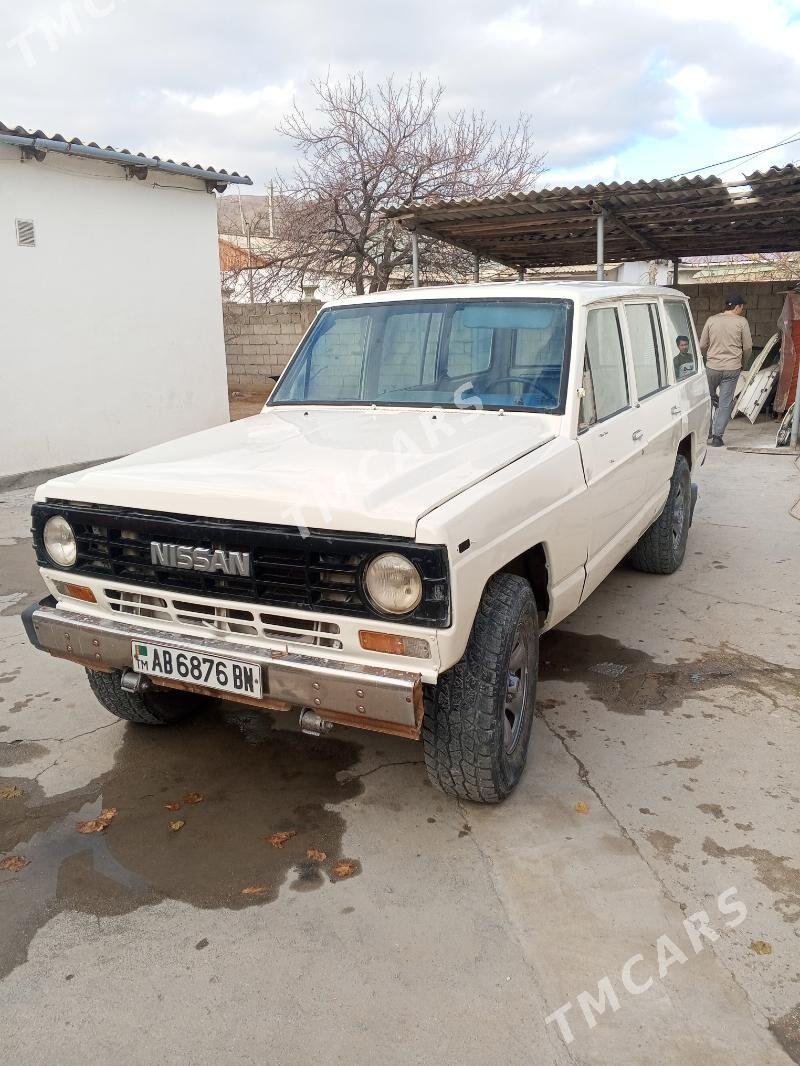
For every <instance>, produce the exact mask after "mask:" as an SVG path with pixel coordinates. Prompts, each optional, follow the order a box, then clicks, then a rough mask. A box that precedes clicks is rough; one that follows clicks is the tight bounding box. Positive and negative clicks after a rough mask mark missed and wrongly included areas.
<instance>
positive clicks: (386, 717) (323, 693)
mask: <svg viewBox="0 0 800 1066" xmlns="http://www.w3.org/2000/svg"><path fill="white" fill-rule="evenodd" d="M23 624H24V626H25V631H26V633H27V635H28V638H29V640H30V641H31V643H32V644H33V645H34V646H35V647H37V648H39V649H40V650H41V651H47V652H49V653H50V654H51V655H56V656H58V657H59V658H62V659H71V660H72V661H73V662H77V663H81V664H82V665H83V666H85V667H88V668H89V669H90V670H101V671H112V670H129V669H131V667H132V659H133V656H132V651H131V643H132V641H134V640H143V641H146V640H151V641H158V642H161V643H165V644H168V645H169V646H170V647H172V648H175V649H176V650H179V651H186V652H189V653H192V652H194V653H199V654H202V653H205V654H210V655H222V656H225V657H226V658H241V659H244V660H245V661H247V662H250V663H255V664H256V665H257V666H259V667H260V668H261V673H262V682H263V691H264V694H265V695H264V697H263V698H262V699H260V700H254V699H252V698H248V697H241V702H244V703H248V704H251V705H252V704H255V705H257V706H259V707H263V708H264V709H265V710H278V711H286V710H290V709H291V708H292V707H310V708H312V709H313V710H314V711H316V712H317V714H319V715H321V717H323V718H326V719H328V720H329V721H331V722H337V723H339V724H341V725H352V726H358V727H360V728H362V729H372V730H376V731H378V732H381V733H391V734H393V735H395V736H402V737H411V738H413V739H417V738H418V737H419V734H420V730H421V728H422V714H423V702H422V680H421V677H420V675H419V674H418V673H409V672H406V671H403V670H389V669H385V668H383V667H377V666H363V665H360V664H354V663H345V662H339V661H337V660H335V659H318V658H312V657H310V656H307V655H302V654H299V653H297V652H281V651H271V650H270V649H268V648H263V647H254V646H253V645H250V644H234V643H231V642H230V641H229V640H225V641H221V640H215V639H213V638H212V637H205V636H203V637H201V636H194V635H188V634H184V633H173V632H170V631H169V630H163V629H151V628H150V627H149V626H148V627H147V628H144V627H139V626H136V625H130V624H128V623H126V622H120V621H117V620H116V619H113V620H110V619H105V618H97V617H95V616H94V615H88V614H82V613H80V612H78V611H65V610H64V609H63V608H60V607H58V606H56V604H55V601H54V600H53V599H52V597H49V598H48V599H46V600H43V601H42V602H41V603H40V604H38V605H36V606H34V607H29V608H28V609H27V610H26V611H25V612H24V613H23ZM150 680H151V681H153V682H154V683H156V684H163V685H165V686H166V687H169V688H186V689H191V690H192V691H199V692H213V690H211V689H203V688H202V687H201V686H198V685H187V684H186V683H184V682H176V681H172V680H167V679H165V678H154V677H151V678H150ZM214 694H215V695H219V693H214ZM226 698H236V697H232V696H230V695H229V694H226Z"/></svg>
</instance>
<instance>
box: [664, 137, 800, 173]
mask: <svg viewBox="0 0 800 1066" xmlns="http://www.w3.org/2000/svg"><path fill="white" fill-rule="evenodd" d="M796 141H800V130H797V132H796V133H793V134H791V136H790V137H787V139H786V140H785V141H778V142H777V144H768V145H767V146H766V148H758V149H756V151H755V152H746V153H745V154H744V155H735V156H733V157H732V158H731V159H720V160H718V162H716V163H706V165H705V166H704V167H694V168H693V169H692V170H684V171H682V172H681V173H680V174H671V175H670V176H669V177H668V178H664V179H663V180H664V181H673V180H674V179H675V178H685V177H687V175H689V174H699V173H700V171H701V170H710V169H711V167H722V166H725V164H726V163H738V162H739V161H740V160H742V159H752V158H753V157H754V156H757V155H763V154H764V152H770V151H772V149H773V148H782V147H783V146H784V145H785V144H794V143H795V142H796Z"/></svg>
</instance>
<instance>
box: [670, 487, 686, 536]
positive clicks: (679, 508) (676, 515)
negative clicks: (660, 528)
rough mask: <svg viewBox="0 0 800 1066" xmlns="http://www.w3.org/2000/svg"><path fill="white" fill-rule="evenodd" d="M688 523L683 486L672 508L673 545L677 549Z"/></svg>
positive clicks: (676, 495) (676, 494)
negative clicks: (686, 522)
mask: <svg viewBox="0 0 800 1066" xmlns="http://www.w3.org/2000/svg"><path fill="white" fill-rule="evenodd" d="M685 521H686V500H685V497H684V492H683V485H678V491H677V492H676V493H675V500H674V503H673V506H672V544H673V547H675V548H677V547H678V545H679V544H680V542H681V537H682V536H683V526H684V523H685Z"/></svg>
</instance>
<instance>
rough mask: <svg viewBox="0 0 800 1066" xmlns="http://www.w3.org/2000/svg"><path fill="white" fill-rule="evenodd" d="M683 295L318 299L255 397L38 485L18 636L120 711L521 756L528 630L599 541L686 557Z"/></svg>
mask: <svg viewBox="0 0 800 1066" xmlns="http://www.w3.org/2000/svg"><path fill="white" fill-rule="evenodd" d="M697 350H698V349H697V338H696V335H695V331H694V328H693V325H692V319H691V315H690V314H689V307H688V303H687V301H686V299H685V298H684V297H683V296H681V295H680V293H679V292H677V291H675V290H672V289H668V288H654V287H631V286H620V285H614V284H607V283H579V284H578V283H572V284H561V283H559V284H530V283H521V284H509V285H468V286H461V287H447V288H430V289H412V290H405V291H402V292H390V293H381V294H378V295H375V296H367V297H358V298H354V299H347V300H341V301H339V302H337V303H333V304H329V305H327V306H326V307H323V308H322V310H321V311H320V313H319V315H318V316H317V318H316V320H315V322H314V324H313V325H312V327H311V328H310V330H309V331H308V333H307V334H306V336H305V338H304V339H303V341H302V343H301V344H300V347H299V348H298V350H297V353H296V354H295V356H294V357H293V359H292V361H291V362H290V363H289V365H288V367H287V368H286V370H285V372H284V373H283V375H282V377H281V379H280V381H279V382H278V384H277V386H276V388H275V390H274V392H273V394H272V396H271V397H270V399H269V401H268V403H267V404H266V406H265V408H264V410H263V411H262V412H261V414H259V415H256V416H255V417H253V418H248V419H245V420H243V421H240V422H236V423H233V424H230V425H224V426H219V427H217V428H215V429H211V430H207V431H205V432H202V433H197V434H194V435H192V436H189V437H185V438H183V439H180V440H176V441H173V442H171V443H168V444H164V445H159V446H157V447H154V448H150V449H148V450H146V451H143V452H140V453H138V454H135V455H130V456H128V457H127V458H124V459H119V460H116V461H114V462H111V463H106V464H104V465H102V466H97V467H94V468H92V469H88V470H83V471H81V472H80V473H73V474H67V475H65V476H63V477H59V478H56V479H54V480H52V481H49V482H47V484H45V485H43V486H42V487H41V488H40V489H39V490H38V492H37V494H36V503H35V505H34V508H33V530H34V539H35V546H36V552H37V556H38V561H39V565H40V567H41V571H42V576H43V578H44V581H45V583H46V585H47V587H48V590H49V593H50V596H49V597H48V598H47V599H45V600H44V601H43V602H42V603H41V604H40V605H38V606H36V607H35V608H33V609H31V610H29V611H28V612H26V616H25V624H26V629H27V632H28V635H29V637H30V639H31V641H32V642H33V643H34V644H35V645H36V646H37V647H39V648H42V649H43V650H46V651H49V652H50V653H51V654H53V655H58V656H61V657H65V658H69V659H73V660H75V661H76V662H79V663H81V664H82V665H84V666H85V667H86V668H87V672H88V675H89V681H90V684H91V686H92V688H93V690H94V692H95V694H96V695H97V697H98V699H99V700H100V701H101V703H103V704H104V705H105V706H106V707H107V708H108V709H109V710H110V711H112V712H113V713H114V714H116V715H118V716H119V717H121V718H125V719H128V720H129V721H134V722H140V723H149V724H153V725H156V724H167V723H170V722H173V721H175V720H176V719H177V718H180V717H182V716H184V715H185V714H187V713H188V712H189V711H191V709H192V708H193V707H196V706H197V704H198V702H202V698H203V697H204V696H205V697H209V696H213V695H214V694H215V693H217V694H219V693H222V694H224V696H225V697H227V698H229V699H233V700H239V701H243V702H246V703H249V704H251V705H254V706H256V707H260V708H265V709H271V710H284V711H285V710H289V709H292V708H295V709H300V723H301V726H302V728H304V729H306V730H308V731H312V732H321V731H323V730H326V729H328V728H330V727H331V724H332V723H336V724H340V725H346V726H357V727H361V728H365V729H371V730H377V731H379V732H385V733H392V734H395V735H398V736H402V737H408V738H413V739H418V738H420V737H421V738H422V741H423V743H424V747H425V758H426V763H427V767H428V772H429V774H430V777H431V779H432V781H433V782H434V783H435V784H437V785H438V786H440V787H441V788H442V789H444V790H445V791H446V792H449V793H452V794H455V795H458V796H461V797H464V798H466V799H471V800H477V801H482V802H489V803H491V802H496V801H499V800H502V799H503V798H504V797H506V796H507V795H508V794H509V793H510V792H511V790H512V789H513V788H514V786H515V785H516V784H517V782H518V781H519V779H520V776H521V774H522V771H523V768H524V764H525V757H526V751H527V747H528V740H529V737H530V731H531V724H532V720H533V714H534V698H535V693H536V675H537V661H538V641H539V635H540V634H541V633H542V632H543V631H544V630H546V629H549V628H551V627H552V626H554V625H557V624H558V623H559V622H560V621H561V620H562V619H564V618H566V617H567V615H569V614H570V613H571V612H572V611H574V610H575V608H576V607H578V605H579V604H580V603H581V602H582V601H583V600H585V599H586V597H587V596H589V595H590V594H591V592H592V591H593V590H594V589H596V588H597V586H598V585H599V584H600V582H601V581H602V580H603V578H604V577H605V576H606V574H608V573H609V571H610V570H611V569H612V568H613V567H614V566H616V565H617V563H619V562H620V560H622V559H623V558H625V557H626V556H627V557H628V559H629V561H630V563H631V564H632V565H633V566H636V567H638V568H639V569H641V570H646V571H649V572H651V573H659V574H669V573H672V572H673V571H674V570H675V569H676V568H677V567H678V566H680V564H681V561H682V560H683V556H684V552H685V549H686V538H687V534H688V531H689V525H690V522H691V515H692V509H693V504H694V490H693V486H692V482H691V472H692V470H693V469H695V467H696V466H697V465H698V464H699V463H700V462H702V460H703V458H704V455H705V448H706V437H707V433H708V425H709V412H710V405H709V396H708V388H707V386H706V381H705V375H704V374H703V372H702V365H701V364H700V363H699V361H698V358H697Z"/></svg>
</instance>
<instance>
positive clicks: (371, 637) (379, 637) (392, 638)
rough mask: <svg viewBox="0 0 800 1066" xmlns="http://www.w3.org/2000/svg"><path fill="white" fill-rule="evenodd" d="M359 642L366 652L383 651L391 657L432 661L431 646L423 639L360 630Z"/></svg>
mask: <svg viewBox="0 0 800 1066" xmlns="http://www.w3.org/2000/svg"><path fill="white" fill-rule="evenodd" d="M358 642H359V644H360V645H361V647H362V648H363V649H364V650H365V651H381V652H384V653H386V654H389V655H411V656H413V658H415V659H430V657H431V646H430V644H429V643H428V642H427V640H423V639H422V638H421V637H401V636H398V635H397V634H396V633H375V632H373V631H372V630H371V629H360V630H359V631H358Z"/></svg>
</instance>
